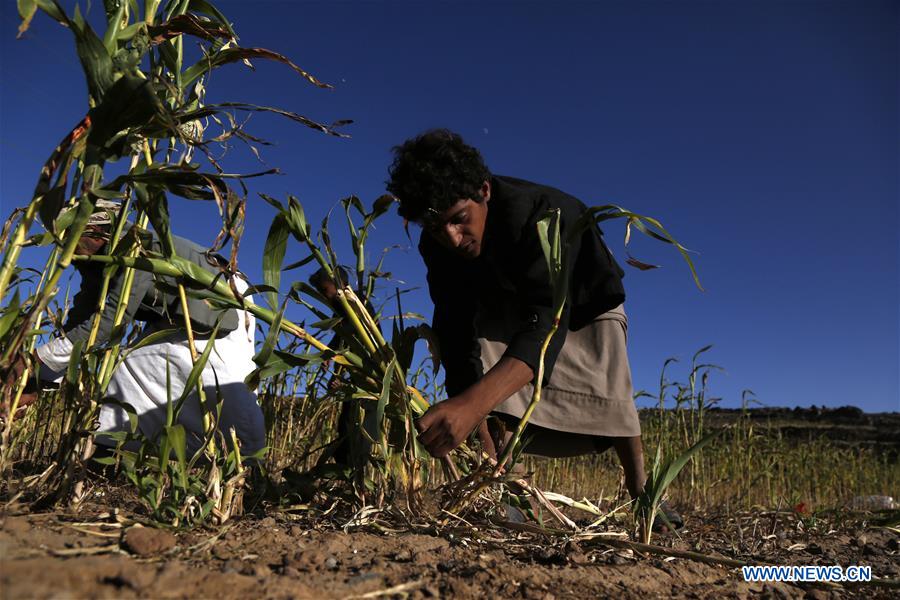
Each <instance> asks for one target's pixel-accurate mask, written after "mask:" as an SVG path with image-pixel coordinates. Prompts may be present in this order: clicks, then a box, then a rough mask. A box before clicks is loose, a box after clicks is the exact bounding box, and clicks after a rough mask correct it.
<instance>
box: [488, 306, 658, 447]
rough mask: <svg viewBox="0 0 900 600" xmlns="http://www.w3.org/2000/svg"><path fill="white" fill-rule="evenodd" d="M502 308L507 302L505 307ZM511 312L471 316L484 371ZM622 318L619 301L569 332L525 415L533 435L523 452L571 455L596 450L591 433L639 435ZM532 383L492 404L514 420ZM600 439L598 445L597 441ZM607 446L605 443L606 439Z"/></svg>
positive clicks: (496, 354) (506, 333) (496, 355)
mask: <svg viewBox="0 0 900 600" xmlns="http://www.w3.org/2000/svg"><path fill="white" fill-rule="evenodd" d="M506 308H507V309H508V307H506ZM515 314H516V313H515V311H510V310H504V311H502V313H501V312H499V311H491V312H490V314H488V313H487V312H486V311H482V313H481V314H480V315H479V318H478V319H477V328H478V333H479V340H478V341H479V344H480V346H481V362H482V366H483V367H484V370H485V372H487V370H488V369H490V368H491V367H492V366H494V365H495V364H496V363H497V361H499V360H500V358H501V357H502V356H503V353H504V352H505V351H506V347H507V343H508V340H509V339H510V337H511V333H512V331H513V329H512V328H513V327H514V326H515V323H514V321H513V318H514V315H515ZM627 332H628V319H627V317H626V316H625V311H624V309H623V308H622V306H618V307H616V308H614V309H612V310H611V311H609V312H607V313H604V314H602V315H600V316H598V317H597V318H596V319H595V320H594V321H593V322H591V323H590V324H588V325H586V326H585V327H583V328H581V329H579V330H578V331H569V332H567V335H566V341H565V343H564V344H563V347H562V350H561V351H560V353H559V356H558V357H557V360H556V365H555V366H554V368H553V372H552V373H551V375H550V381H549V383H548V385H546V386H544V388H543V389H542V391H541V401H540V403H539V404H538V405H537V407H536V408H535V410H534V412H533V413H532V415H531V419H530V420H529V424H530V425H535V426H536V427H533V428H530V429H531V431H529V434H533V435H534V439H533V441H532V443H531V445H530V446H528V447H526V452H529V453H532V454H541V455H544V456H574V455H578V454H585V453H589V452H595V451H597V450H602V449H603V447H598V441H597V440H596V439H595V438H596V437H597V436H602V437H633V436H639V435H640V434H641V425H640V421H639V420H638V414H637V410H636V409H635V405H634V391H633V388H632V383H631V368H630V366H629V364H628V353H627V350H626V339H627ZM533 392H534V386H532V385H531V384H528V385H526V386H525V387H523V388H522V389H521V390H519V391H518V392H517V393H516V394H514V395H513V396H511V397H510V398H509V399H508V400H506V401H505V402H503V403H502V404H500V405H499V406H497V408H495V409H494V412H495V413H500V416H503V417H505V418H504V421H507V422H510V417H512V418H514V421H517V420H518V419H519V418H520V417H521V416H522V415H523V414H525V409H526V408H527V406H528V404H529V403H530V402H531V397H532V394H533ZM602 445H603V444H601V446H602ZM606 446H608V444H606Z"/></svg>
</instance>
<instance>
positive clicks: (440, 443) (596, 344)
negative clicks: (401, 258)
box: [387, 129, 680, 520]
mask: <svg viewBox="0 0 900 600" xmlns="http://www.w3.org/2000/svg"><path fill="white" fill-rule="evenodd" d="M389 174H390V181H389V182H388V186H387V187H388V190H389V191H390V192H391V193H393V194H394V195H395V196H396V197H397V198H398V200H399V201H400V208H399V210H398V212H399V214H400V216H402V217H404V218H405V219H407V220H409V221H413V222H415V223H418V224H420V225H421V226H422V227H423V229H424V232H423V234H422V236H421V239H420V242H419V252H420V254H421V255H422V258H423V259H424V261H425V265H426V267H427V269H428V289H429V292H430V294H431V298H432V301H433V302H434V318H433V328H434V331H435V334H436V336H437V338H438V341H439V343H440V349H441V361H442V363H443V365H444V368H445V370H446V389H447V393H448V395H449V398H448V399H447V400H445V401H443V402H440V403H437V404H435V405H434V406H433V407H432V408H431V409H430V410H429V411H428V412H427V413H426V414H425V415H424V416H423V417H422V418H420V419H419V421H418V422H417V428H418V430H419V440H420V441H421V442H422V444H423V445H424V446H425V447H426V449H427V450H428V451H429V452H430V453H431V454H432V456H435V457H443V456H446V455H447V454H448V453H449V452H450V451H451V450H453V449H454V448H456V447H457V446H459V445H460V444H461V443H462V442H463V440H465V439H466V438H467V437H468V436H469V434H470V433H472V431H474V430H475V429H476V428H479V427H481V425H482V423H483V422H484V420H485V418H486V417H487V416H488V415H493V416H497V417H498V418H499V419H501V420H502V421H505V422H507V423H509V424H510V425H513V426H514V425H515V423H516V422H517V421H518V419H519V418H520V417H521V416H522V414H523V413H524V411H525V408H526V407H527V405H528V403H529V401H530V399H531V396H532V391H533V385H532V383H533V380H534V377H535V373H536V372H537V369H538V361H539V355H540V349H541V344H542V343H543V341H544V339H545V338H546V336H547V333H548V332H549V330H550V327H551V324H552V321H553V317H554V314H553V290H552V288H551V285H550V280H549V275H548V271H547V265H546V261H545V259H544V255H543V251H542V249H541V244H540V241H539V238H538V233H537V228H536V223H537V221H538V220H540V219H541V218H543V217H544V216H545V215H546V213H547V211H548V210H549V209H559V210H560V216H561V220H560V227H561V236H565V234H566V228H567V227H570V226H571V225H572V224H573V223H574V222H575V220H576V219H577V218H578V217H579V216H581V215H582V213H583V212H584V211H585V210H586V206H585V205H584V204H583V203H582V202H581V201H579V200H578V199H576V198H574V197H572V196H570V195H568V194H565V193H563V192H561V191H559V190H557V189H554V188H551V187H547V186H543V185H539V184H536V183H531V182H528V181H524V180H521V179H515V178H512V177H505V176H500V175H492V174H491V173H490V171H489V170H488V169H487V167H486V166H485V164H484V161H483V159H482V157H481V154H480V153H479V152H478V150H476V149H475V148H473V147H471V146H469V145H467V144H465V143H464V142H463V140H462V138H461V137H460V136H459V135H457V134H455V133H453V132H451V131H448V130H443V129H442V130H433V131H428V132H426V133H423V134H422V135H419V136H417V137H415V138H412V139H410V140H407V141H406V142H404V143H403V144H402V145H400V146H397V147H395V148H394V161H393V164H392V165H391V167H390V169H389ZM570 256H572V257H574V259H573V260H571V261H570V264H568V265H567V268H568V270H569V279H568V281H569V290H568V296H567V301H566V305H565V307H564V309H563V313H562V317H561V319H560V322H559V328H558V330H557V333H556V334H555V335H554V336H553V338H552V339H551V341H550V345H549V347H548V348H547V352H546V355H545V358H544V373H545V375H544V388H543V392H542V399H541V402H540V403H539V404H538V405H537V408H536V410H535V411H534V413H533V414H532V417H531V420H530V425H529V428H528V430H527V434H526V435H528V436H533V440H532V443H531V444H530V445H529V446H528V447H527V448H526V452H531V453H534V454H541V455H545V456H555V457H560V456H574V455H580V454H588V453H594V452H597V453H599V452H603V451H605V450H606V449H608V448H609V447H612V448H614V449H615V451H616V453H617V455H618V457H619V460H620V461H621V463H622V467H623V469H624V472H625V485H626V487H627V488H628V491H629V493H630V494H631V496H632V497H635V496H637V495H638V494H639V493H640V492H641V490H642V489H643V486H644V481H645V480H646V475H645V473H644V464H643V462H644V461H643V449H642V445H641V430H640V423H639V421H638V415H637V411H636V409H635V406H634V400H633V390H632V384H631V372H630V368H629V364H628V356H627V352H626V332H627V319H626V316H625V312H624V310H623V308H622V304H623V302H624V301H625V290H624V288H623V286H622V277H623V276H624V272H623V271H622V269H621V268H620V267H619V265H618V264H616V261H615V260H614V259H613V257H612V254H611V253H610V252H609V250H608V249H607V248H606V245H605V244H604V243H603V240H602V238H601V233H600V230H599V229H598V228H596V227H591V228H589V229H587V230H586V231H585V232H584V233H583V234H582V235H581V237H580V238H579V239H577V240H576V241H575V242H574V244H573V246H571V247H570ZM673 517H675V515H674V514H673V515H671V516H670V520H674V519H673ZM679 520H680V519H679Z"/></svg>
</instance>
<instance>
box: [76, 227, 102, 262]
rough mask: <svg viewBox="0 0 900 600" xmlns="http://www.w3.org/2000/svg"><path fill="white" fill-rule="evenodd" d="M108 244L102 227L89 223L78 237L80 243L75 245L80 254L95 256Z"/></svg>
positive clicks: (77, 252)
mask: <svg viewBox="0 0 900 600" xmlns="http://www.w3.org/2000/svg"><path fill="white" fill-rule="evenodd" d="M104 244H106V235H105V234H104V231H103V228H102V227H97V226H95V225H88V226H87V228H86V229H85V230H84V233H83V234H81V237H80V238H78V244H76V245H75V254H77V255H78V256H93V255H95V254H97V253H98V252H99V251H100V249H101V248H103V246H104Z"/></svg>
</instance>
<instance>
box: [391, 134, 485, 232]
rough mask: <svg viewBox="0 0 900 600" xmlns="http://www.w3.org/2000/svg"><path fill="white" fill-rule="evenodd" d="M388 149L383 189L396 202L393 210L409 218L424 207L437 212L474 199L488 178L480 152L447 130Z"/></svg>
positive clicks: (417, 215)
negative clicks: (390, 160) (390, 159)
mask: <svg viewBox="0 0 900 600" xmlns="http://www.w3.org/2000/svg"><path fill="white" fill-rule="evenodd" d="M392 150H393V152H394V162H393V163H392V164H391V166H390V168H389V169H388V174H389V175H390V180H389V181H387V182H386V183H387V189H388V191H389V192H391V193H392V194H393V195H394V196H396V197H397V199H398V200H399V201H400V207H399V208H398V209H397V212H398V213H399V214H400V216H401V217H403V218H405V219H409V220H410V221H419V220H420V219H421V217H422V214H423V213H424V212H425V211H427V210H428V209H433V210H435V211H437V212H439V213H441V212H444V211H445V210H447V209H448V208H450V207H451V206H453V205H454V204H456V203H457V202H458V201H459V200H461V199H464V198H471V199H477V198H478V197H479V196H478V192H479V190H480V189H481V185H482V184H483V183H484V182H485V181H487V180H489V179H490V177H491V173H490V171H488V168H487V167H486V166H485V164H484V159H482V157H481V153H480V152H479V151H478V150H477V149H475V148H473V147H472V146H469V145H468V144H466V143H465V142H464V141H463V139H462V137H461V136H460V135H459V134H458V133H454V132H452V131H450V130H449V129H432V130H430V131H426V132H425V133H422V134H420V135H418V136H416V137H414V138H411V139H408V140H406V141H405V142H403V143H402V144H401V145H399V146H394V148H393V149H392Z"/></svg>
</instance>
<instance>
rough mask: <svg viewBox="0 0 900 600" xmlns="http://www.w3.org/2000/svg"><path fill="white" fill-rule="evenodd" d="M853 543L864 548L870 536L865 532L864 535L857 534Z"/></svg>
mask: <svg viewBox="0 0 900 600" xmlns="http://www.w3.org/2000/svg"><path fill="white" fill-rule="evenodd" d="M853 543H854V544H855V545H856V546H858V547H860V548H862V547H863V546H865V545H866V544H867V543H869V538H867V537H866V536H865V534H863V535H860V536H857V538H856V539H855V540H853Z"/></svg>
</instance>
